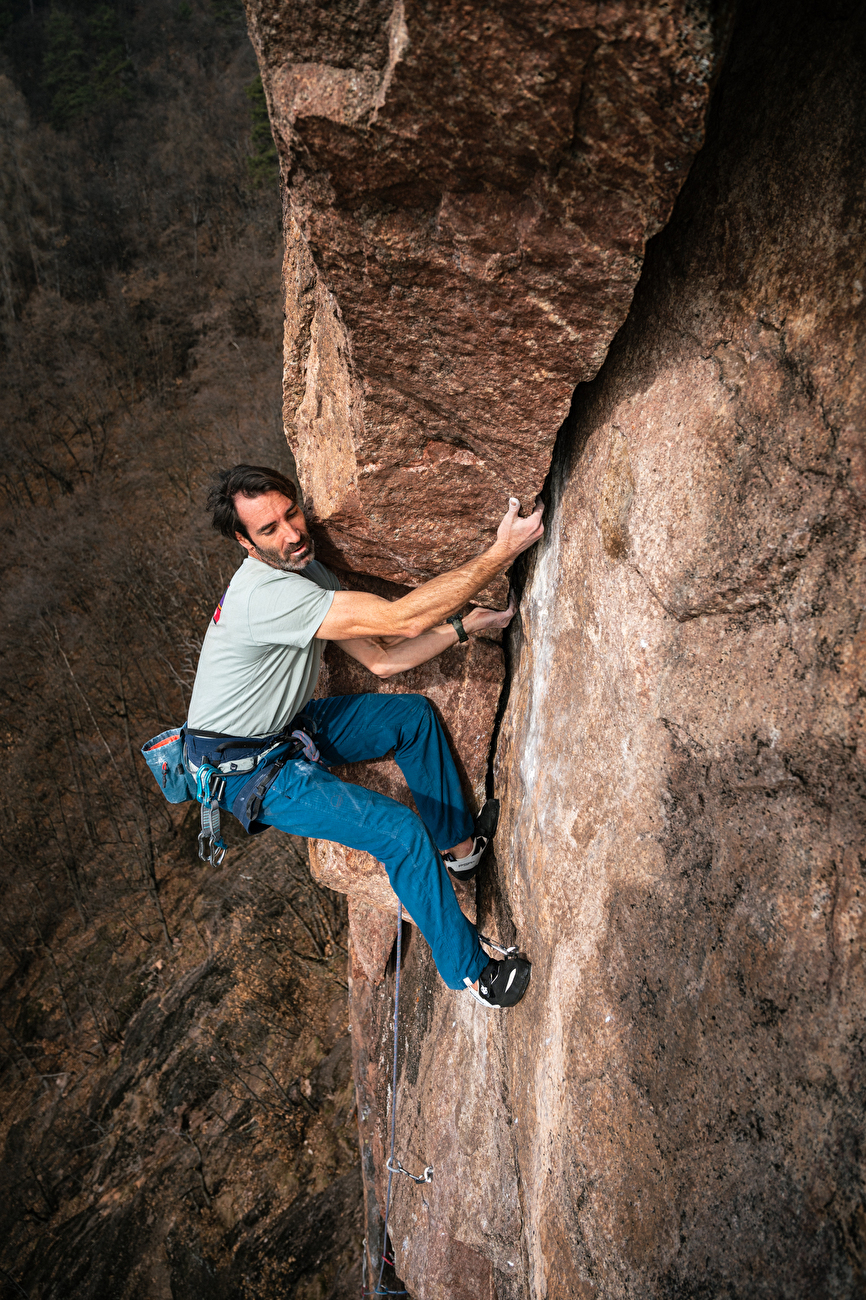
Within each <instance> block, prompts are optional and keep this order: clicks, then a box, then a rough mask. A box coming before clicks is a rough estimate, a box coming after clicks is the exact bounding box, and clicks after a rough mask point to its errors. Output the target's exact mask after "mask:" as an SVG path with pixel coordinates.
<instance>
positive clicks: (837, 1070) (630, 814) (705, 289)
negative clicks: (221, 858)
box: [391, 4, 866, 1300]
mask: <svg viewBox="0 0 866 1300" xmlns="http://www.w3.org/2000/svg"><path fill="white" fill-rule="evenodd" d="M864 49H866V40H864V20H863V15H862V12H861V11H860V10H859V9H858V10H856V21H855V10H854V9H851V8H849V9H847V10H845V11H842V9H841V8H839V9H834V10H833V11H832V13H828V12H827V11H825V10H821V11H820V13H818V12H817V11H811V10H808V9H806V8H805V7H802V6H796V7H795V9H794V10H793V11H792V9H791V7H790V6H787V5H781V4H779V5H771V4H764V5H761V6H754V7H751V8H749V9H748V10H744V11H743V17H742V19H741V21H740V25H739V28H738V31H737V33H736V35H735V37H734V41H733V44H732V47H731V52H730V55H729V62H728V64H727V66H726V69H725V72H724V73H723V76H722V79H721V82H720V84H719V90H718V99H717V101H716V105H715V109H714V111H713V114H712V119H711V121H712V126H711V129H710V131H709V133H708V141H707V145H706V147H705V150H704V153H703V154H702V156H701V158H700V159H699V160H698V162H697V163H696V165H695V167H694V168H693V171H692V174H691V175H690V177H689V180H688V182H687V185H686V187H685V189H684V191H683V194H682V196H681V198H680V201H679V203H678V206H677V210H676V212H675V214H674V217H673V219H672V221H671V223H670V225H669V227H668V228H667V229H666V230H665V231H664V232H663V234H662V235H661V236H660V237H659V239H658V240H657V241H656V243H655V245H654V246H653V248H652V249H651V250H650V253H649V255H648V258H647V265H646V268H645V272H644V277H643V279H642V281H641V284H640V286H639V289H638V292H637V294H636V297H635V302H634V305H633V307H632V311H631V314H630V317H629V320H628V322H627V324H626V326H625V328H624V329H623V331H622V332H621V333H620V335H619V336H618V338H617V340H616V342H615V344H614V346H613V348H612V350H611V355H610V356H609V358H608V361H607V362H606V364H605V366H604V368H603V370H602V372H601V374H600V375H599V377H598V379H597V380H596V381H595V382H594V383H593V384H592V385H588V386H586V387H584V388H582V389H581V390H579V391H578V394H577V397H576V401H575V406H574V414H573V417H572V419H571V421H570V422H569V423H568V425H567V426H566V428H565V429H564V430H563V433H562V436H561V439H560V442H559V446H558V451H557V456H556V460H555V463H554V469H553V474H552V477H551V483H550V498H551V500H550V504H551V517H550V523H549V528H548V532H547V536H546V538H545V541H544V543H543V544H542V545H541V546H540V547H539V549H538V550H537V551H536V553H535V554H534V556H533V557H532V559H531V560H530V562H529V564H528V566H527V578H526V587H525V590H524V594H523V599H522V602H521V626H520V630H519V633H518V634H516V635H515V637H514V640H513V643H512V660H511V662H512V664H513V670H512V674H511V683H510V695H509V700H508V707H507V710H506V713H505V717H504V720H503V725H502V732H501V739H500V744H499V748H498V752H497V757H496V768H495V771H496V792H497V793H498V794H499V795H501V797H502V800H503V820H502V829H501V831H500V835H499V837H498V841H497V844H498V850H497V852H498V861H497V875H496V877H495V878H494V879H493V880H491V879H490V878H489V877H488V878H487V879H482V881H481V886H480V890H479V912H480V915H481V919H482V922H483V923H484V925H485V926H486V925H487V924H488V916H489V915H490V913H491V911H492V913H493V916H494V917H496V918H497V920H496V924H498V925H500V926H501V927H503V929H504V928H505V927H506V926H507V922H508V919H509V918H510V919H511V920H512V921H513V924H514V927H515V932H516V934H517V936H518V937H519V939H520V940H521V941H522V942H523V943H524V944H525V946H526V947H527V948H528V950H529V952H530V955H531V956H532V958H533V963H534V965H533V981H532V985H531V987H530V991H529V993H528V995H527V997H526V999H525V1001H524V1002H523V1003H522V1004H521V1005H520V1006H519V1007H518V1008H516V1009H515V1010H514V1011H513V1012H510V1013H508V1014H507V1016H503V1017H498V1018H497V1017H493V1016H488V1017H487V1019H486V1020H483V1019H476V1018H475V1015H474V1012H468V1011H464V1010H462V1009H461V1008H460V1004H459V996H458V998H457V1004H458V1007H457V1009H456V1010H453V1011H452V1010H451V1007H452V1006H453V1005H454V1001H455V999H454V996H453V995H451V997H450V998H449V995H447V994H444V993H442V994H438V993H437V992H436V990H435V988H434V989H433V993H432V1002H433V1005H432V1007H431V1008H430V1009H429V1010H428V1011H427V1012H426V1018H425V1021H424V1032H423V1034H421V1033H419V1035H418V1037H417V1038H416V1039H415V1040H414V1041H412V1040H410V1045H409V1048H408V1050H407V1053H406V1060H405V1064H404V1066H403V1072H402V1079H403V1091H402V1092H401V1094H400V1097H401V1106H402V1107H403V1110H402V1118H398V1139H397V1140H398V1145H399V1144H400V1143H403V1144H405V1146H406V1148H407V1149H411V1150H413V1151H419V1152H423V1153H424V1154H425V1156H426V1157H427V1158H428V1159H430V1160H431V1162H432V1163H436V1164H437V1177H436V1185H435V1195H436V1197H437V1201H436V1206H437V1209H438V1207H439V1206H442V1205H449V1206H450V1207H451V1213H450V1217H449V1218H447V1219H446V1220H445V1222H446V1223H447V1226H448V1230H449V1231H450V1232H451V1234H452V1235H453V1236H454V1237H455V1238H456V1239H459V1240H460V1241H461V1242H462V1243H464V1244H466V1245H469V1246H470V1247H471V1248H472V1249H474V1250H476V1251H478V1252H479V1253H482V1254H485V1255H486V1256H487V1257H488V1258H489V1259H490V1260H491V1262H492V1263H493V1264H494V1268H495V1269H496V1270H497V1272H496V1286H497V1295H499V1296H500V1297H501V1296H503V1295H507V1296H511V1295H513V1296H514V1297H515V1300H516V1297H518V1296H519V1297H521V1298H522V1297H524V1296H530V1297H532V1298H533V1300H536V1298H537V1300H542V1297H551V1296H556V1297H560V1296H562V1297H564V1296H579V1297H596V1296H604V1297H606V1298H608V1297H623V1298H624V1297H628V1296H636V1295H640V1296H652V1297H660V1298H661V1297H670V1296H693V1295H739V1296H754V1295H758V1294H766V1295H772V1296H779V1297H783V1296H784V1297H804V1298H805V1297H807V1296H808V1297H811V1296H822V1297H848V1296H854V1295H859V1294H862V1292H863V1289H864V1285H866V1231H864V1221H863V1216H862V1208H861V1207H862V1163H861V1143H860V1133H861V1131H862V1124H863V1118H864V1116H863V1091H862V1090H863V1058H862V1046H861V1040H862V1025H863V1020H864V1012H866V980H864V959H863V952H864V939H866V934H864V914H866V909H864V898H866V886H864V873H863V859H864V853H863V845H864V844H866V833H864V826H866V798H864V792H866V771H864V759H866V744H864V714H863V710H864V699H866V681H864V673H866V654H864V613H863V611H864V609H866V583H864V572H866V569H864V560H866V554H864V552H866V529H864V523H866V502H864V497H863V478H862V472H863V471H862V465H863V454H864V453H863V449H864V440H866V409H864V407H866V329H864V311H866V308H864V302H863V284H864V279H863V276H862V266H863V262H862V258H863V249H864V247H866V229H864V225H866V221H864V212H863V207H862V204H861V203H860V200H859V186H860V179H859V178H860V176H861V175H862V171H863V165H864V162H866V118H864V114H863V111H862V96H861V89H862V85H863V82H864V74H866V59H864ZM794 104H796V112H793V111H792V106H793V105H794ZM490 923H491V924H492V923H493V921H491V922H490ZM506 937H508V936H507V933H506ZM431 987H432V986H431ZM406 1001H407V1002H408V998H407V999H406ZM404 1005H405V1004H404ZM409 1006H410V1007H411V1003H409ZM404 1014H406V1012H404ZM478 1014H479V1017H480V1014H481V1013H480V1009H479V1013H478ZM407 1033H408V1031H407ZM444 1096H448V1097H449V1098H451V1102H450V1110H449V1117H450V1114H451V1113H452V1112H453V1113H454V1115H455V1120H454V1121H453V1122H454V1123H456V1124H457V1125H458V1126H459V1125H461V1124H464V1123H465V1124H466V1126H465V1128H461V1129H460V1130H459V1142H458V1143H457V1144H455V1145H456V1146H458V1147H459V1149H460V1150H461V1151H463V1152H464V1153H465V1152H469V1151H471V1152H473V1155H474V1158H473V1159H471V1160H470V1159H467V1160H466V1161H465V1163H463V1164H461V1163H460V1162H459V1159H458V1158H457V1157H456V1155H455V1150H454V1149H453V1148H452V1147H451V1146H448V1158H447V1159H442V1158H441V1157H440V1148H439V1144H440V1142H441V1141H442V1140H443V1137H442V1135H443V1131H444V1130H447V1127H448V1126H447V1125H443V1119H442V1112H443V1105H442V1098H443V1097H444ZM484 1104H486V1105H487V1106H488V1107H490V1108H491V1110H492V1111H495V1109H496V1108H497V1107H501V1111H500V1112H499V1114H498V1115H497V1117H496V1121H495V1123H493V1124H492V1125H491V1128H490V1129H488V1130H487V1131H486V1135H484V1136H479V1135H480V1134H482V1132H483V1131H482V1130H481V1129H480V1127H476V1126H475V1122H473V1123H466V1121H465V1119H464V1117H465V1116H477V1115H478V1113H479V1111H481V1110H482V1107H483V1105H484ZM509 1121H510V1123H509ZM451 1122H452V1121H451V1120H450V1118H449V1124H450V1123H451ZM437 1161H438V1163H437ZM491 1189H494V1193H495V1194H494V1195H493V1196H491ZM510 1201H516V1203H518V1204H519V1206H520V1213H521V1219H520V1222H519V1224H515V1226H514V1228H513V1230H512V1231H513V1236H512V1237H511V1239H510V1242H509V1225H508V1223H507V1222H502V1221H500V1222H499V1223H496V1222H494V1221H493V1220H492V1218H491V1214H490V1205H491V1202H492V1204H493V1206H494V1207H495V1208H497V1209H498V1207H499V1206H500V1205H501V1204H502V1203H503V1202H505V1203H509V1202H510ZM432 1213H433V1201H432V1200H431V1214H432ZM503 1218H504V1216H503ZM437 1221H438V1220H437ZM391 1236H392V1240H393V1242H394V1243H395V1249H396V1250H397V1252H398V1260H401V1261H402V1260H403V1259H404V1258H405V1261H406V1262H405V1264H402V1265H401V1266H402V1269H403V1276H404V1277H405V1278H406V1281H407V1285H408V1287H409V1290H410V1292H411V1293H412V1294H413V1295H414V1296H416V1297H418V1298H419V1300H440V1297H444V1295H445V1294H447V1291H446V1289H445V1287H444V1285H443V1284H442V1282H441V1278H440V1277H437V1276H432V1275H431V1274H430V1273H428V1272H426V1271H425V1269H424V1267H423V1261H424V1259H425V1252H426V1251H427V1249H428V1231H427V1226H426V1224H425V1223H424V1221H423V1219H422V1217H421V1215H420V1214H419V1211H418V1207H417V1202H416V1201H415V1200H413V1197H412V1189H411V1188H409V1189H405V1188H403V1189H401V1191H400V1193H399V1195H398V1198H397V1201H396V1204H395V1213H394V1219H393V1231H392V1233H391ZM509 1249H513V1250H515V1251H517V1250H519V1249H522V1252H523V1254H522V1264H521V1258H520V1257H517V1265H518V1266H522V1267H523V1269H524V1270H525V1271H524V1273H523V1277H522V1280H519V1281H518V1282H517V1283H516V1284H515V1286H514V1287H513V1289H512V1290H509V1289H508V1288H507V1287H506V1283H505V1281H503V1274H502V1270H503V1256H505V1260H506V1263H507V1260H508V1259H511V1260H515V1255H514V1254H506V1251H507V1250H509ZM416 1259H419V1260H420V1261H422V1265H421V1267H416V1266H415V1263H414V1261H415V1260H416Z"/></svg>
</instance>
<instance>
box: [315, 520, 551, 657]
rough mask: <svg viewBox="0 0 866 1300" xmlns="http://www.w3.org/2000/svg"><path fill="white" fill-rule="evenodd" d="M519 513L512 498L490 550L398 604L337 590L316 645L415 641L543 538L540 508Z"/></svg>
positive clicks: (357, 592) (431, 580) (366, 594)
mask: <svg viewBox="0 0 866 1300" xmlns="http://www.w3.org/2000/svg"><path fill="white" fill-rule="evenodd" d="M519 509H520V503H519V502H518V501H517V500H516V498H514V497H512V498H511V500H510V502H509V505H508V513H507V514H506V515H505V517H504V519H503V520H502V523H501V524H500V525H499V528H498V529H497V532H496V541H495V542H494V543H493V545H492V546H491V547H490V548H489V550H487V551H484V552H483V553H482V554H481V555H479V556H478V557H477V558H476V559H474V560H469V561H467V563H466V564H461V565H460V567H459V568H457V569H451V570H450V571H449V572H448V573H441V574H440V575H439V576H438V577H437V578H431V579H430V581H429V582H425V583H423V584H422V585H421V586H420V587H416V588H415V590H414V591H410V592H408V594H407V595H405V596H401V597H400V599H399V600H394V601H389V600H383V599H382V597H381V596H372V595H370V594H369V593H368V592H363V591H338V592H335V594H334V599H333V602H332V604H331V608H330V609H329V611H328V613H327V614H326V615H325V618H324V621H323V622H322V625H321V627H320V628H319V630H318V632H317V633H316V637H317V638H318V639H319V640H320V641H348V640H351V639H352V638H354V637H371V636H400V637H416V636H420V635H421V633H422V632H426V631H428V629H430V628H432V627H436V626H437V625H438V624H440V623H443V622H444V621H445V619H447V618H448V617H449V616H450V615H451V614H455V613H456V612H457V610H458V609H461V608H462V607H463V606H464V605H465V604H466V602H467V601H468V600H471V598H472V597H473V596H475V595H477V593H478V592H479V591H481V590H482V588H483V587H486V586H487V584H488V582H490V581H492V579H493V578H495V577H497V576H498V575H499V574H500V573H502V572H504V570H505V569H507V568H508V566H509V565H510V564H512V563H513V561H514V560H515V559H516V558H517V556H518V555H520V553H521V551H525V550H526V549H527V548H528V547H530V546H532V544H533V542H537V541H538V539H539V537H541V535H542V533H543V532H544V528H543V525H542V523H541V516H542V513H543V507H542V506H540V505H539V506H537V508H536V509H535V510H534V511H533V513H532V514H531V515H528V516H527V517H526V518H525V519H521V518H520V517H519V515H518V513H517V512H518V510H519Z"/></svg>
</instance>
